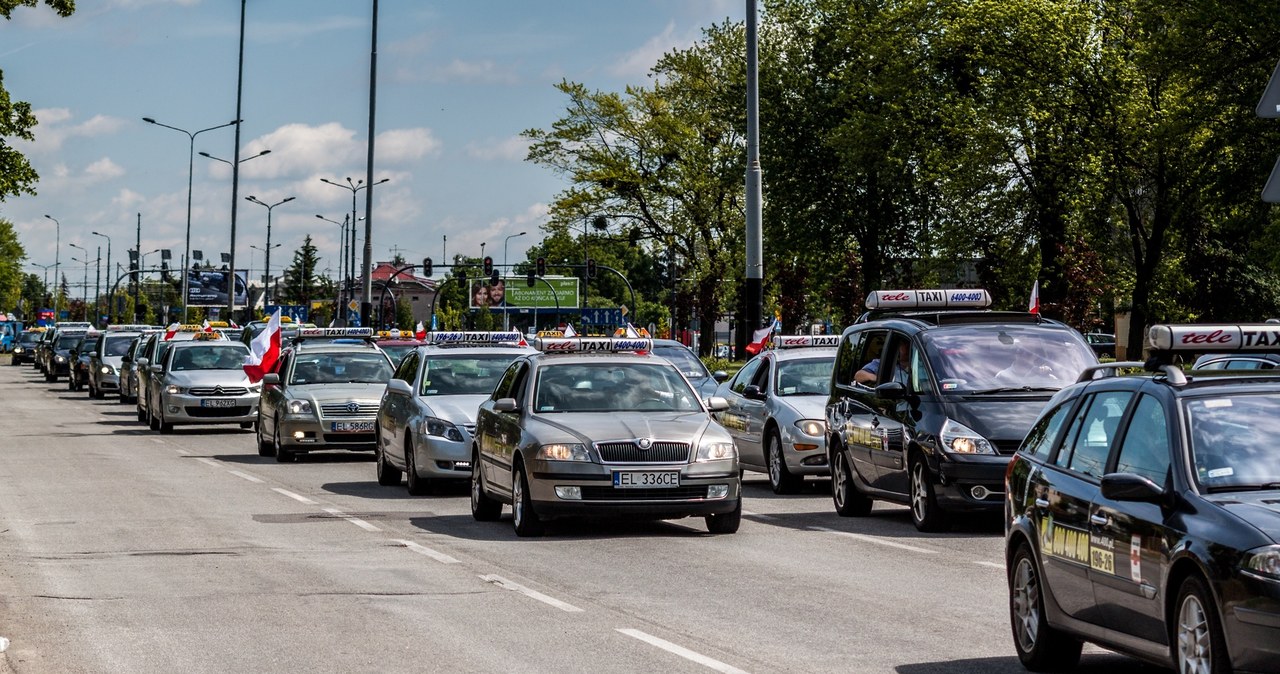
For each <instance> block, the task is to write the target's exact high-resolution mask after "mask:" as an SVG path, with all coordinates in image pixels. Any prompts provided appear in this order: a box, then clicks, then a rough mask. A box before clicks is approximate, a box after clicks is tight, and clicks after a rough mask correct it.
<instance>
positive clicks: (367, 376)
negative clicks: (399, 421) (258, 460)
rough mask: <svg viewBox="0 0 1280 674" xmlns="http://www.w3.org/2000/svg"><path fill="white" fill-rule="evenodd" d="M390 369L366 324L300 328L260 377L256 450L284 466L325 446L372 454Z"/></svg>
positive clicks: (326, 447) (323, 448)
mask: <svg viewBox="0 0 1280 674" xmlns="http://www.w3.org/2000/svg"><path fill="white" fill-rule="evenodd" d="M391 370H392V367H391V361H390V360H388V359H387V355H386V354H385V353H383V352H382V351H381V350H380V349H378V347H376V346H375V345H374V344H373V329H372V328H300V329H299V330H298V331H297V335H296V337H295V338H294V340H293V344H292V346H290V347H289V348H287V349H285V350H284V352H283V353H281V354H280V361H279V367H278V368H277V370H276V371H275V372H270V373H267V374H266V375H265V376H263V378H262V399H261V402H260V404H259V405H258V416H257V421H258V425H257V429H258V430H257V434H258V437H257V441H258V454H259V455H260V456H274V457H275V458H276V461H279V462H281V463H285V462H289V461H293V460H295V459H296V458H297V456H298V455H299V454H305V453H307V452H313V451H320V450H327V449H345V450H354V451H373V450H374V447H375V444H374V419H375V417H376V416H377V414H378V400H379V399H380V398H381V397H382V392H383V390H384V389H386V386H387V380H388V379H390V378H391Z"/></svg>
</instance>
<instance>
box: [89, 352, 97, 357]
mask: <svg viewBox="0 0 1280 674" xmlns="http://www.w3.org/2000/svg"><path fill="white" fill-rule="evenodd" d="M89 357H90V358H97V357H98V352H97V351H90V352H89Z"/></svg>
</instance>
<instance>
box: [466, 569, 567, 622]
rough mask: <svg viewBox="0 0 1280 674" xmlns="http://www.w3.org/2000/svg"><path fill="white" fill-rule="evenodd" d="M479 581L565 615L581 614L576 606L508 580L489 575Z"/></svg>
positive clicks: (481, 577)
mask: <svg viewBox="0 0 1280 674" xmlns="http://www.w3.org/2000/svg"><path fill="white" fill-rule="evenodd" d="M480 580H483V581H484V582H486V583H493V584H494V585H497V586H498V587H500V588H502V589H504V590H511V591H512V592H519V593H520V594H522V595H524V596H526V597H529V598H530V599H537V600H538V601H540V602H542V603H544V604H548V605H550V606H554V607H556V608H558V609H560V610H561V611H565V612H567V613H581V612H582V609H580V608H578V607H577V606H574V605H573V604H568V603H565V602H562V601H560V600H559V599H556V598H555V597H548V596H547V595H545V594H542V593H541V592H538V591H537V590H530V589H529V588H527V587H525V586H523V585H521V584H519V583H514V582H512V581H509V580H507V579H506V578H503V577H502V576H492V575H490V576H480Z"/></svg>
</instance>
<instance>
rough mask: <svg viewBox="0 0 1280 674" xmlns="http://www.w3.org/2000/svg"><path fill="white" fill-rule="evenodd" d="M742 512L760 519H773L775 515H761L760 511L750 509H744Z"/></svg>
mask: <svg viewBox="0 0 1280 674" xmlns="http://www.w3.org/2000/svg"><path fill="white" fill-rule="evenodd" d="M742 514H743V515H745V516H747V517H754V518H756V519H758V520H771V519H773V516H772V515H761V514H760V513H756V512H751V511H750V510H743V511H742Z"/></svg>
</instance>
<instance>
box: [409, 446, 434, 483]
mask: <svg viewBox="0 0 1280 674" xmlns="http://www.w3.org/2000/svg"><path fill="white" fill-rule="evenodd" d="M404 478H405V484H406V485H407V486H408V487H409V493H410V494H411V495H413V496H425V495H427V494H430V493H431V486H432V485H431V480H430V479H429V478H425V477H421V476H419V475H418V460H417V459H416V458H414V455H413V440H405V441H404Z"/></svg>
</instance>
